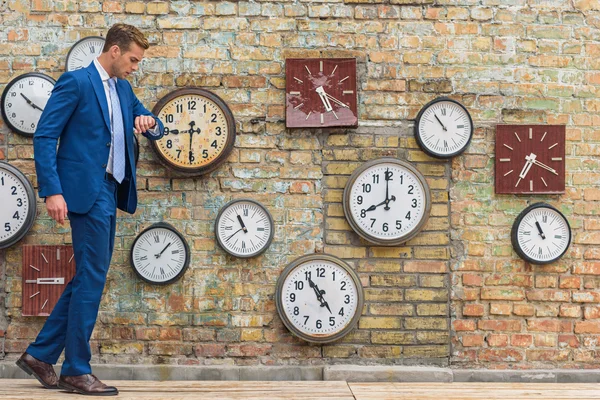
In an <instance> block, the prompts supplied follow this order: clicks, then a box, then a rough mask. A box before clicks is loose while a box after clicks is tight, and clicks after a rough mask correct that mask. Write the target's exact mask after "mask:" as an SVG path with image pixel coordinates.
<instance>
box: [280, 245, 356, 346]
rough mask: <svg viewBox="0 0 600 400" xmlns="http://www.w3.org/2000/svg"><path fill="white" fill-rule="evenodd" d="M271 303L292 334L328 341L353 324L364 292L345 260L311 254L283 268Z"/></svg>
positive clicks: (333, 339) (336, 338)
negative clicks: (273, 301)
mask: <svg viewBox="0 0 600 400" xmlns="http://www.w3.org/2000/svg"><path fill="white" fill-rule="evenodd" d="M275 303H276V306H277V312H278V313H279V316H280V318H281V320H282V321H283V323H284V325H285V326H286V327H287V328H288V329H289V330H290V331H291V332H292V333H293V334H294V335H296V336H298V337H299V338H301V339H304V340H306V341H309V342H315V343H329V342H332V341H335V340H338V339H340V338H342V337H343V336H345V335H347V334H348V333H349V332H350V331H351V330H352V329H353V328H354V327H355V326H356V324H357V323H358V319H359V318H360V315H361V313H362V308H363V303H364V294H363V288H362V285H361V282H360V279H359V277H358V275H357V274H356V272H354V270H353V269H352V268H351V267H350V266H349V265H348V264H347V263H345V262H344V261H342V260H340V259H339V258H337V257H334V256H330V255H326V254H311V255H306V256H303V257H300V258H298V259H296V260H295V261H293V262H292V263H290V264H289V265H288V266H287V267H286V268H285V269H284V270H283V272H282V273H281V275H280V276H279V279H278V280H277V287H276V290H275Z"/></svg>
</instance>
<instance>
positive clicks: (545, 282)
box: [535, 275, 557, 288]
mask: <svg viewBox="0 0 600 400" xmlns="http://www.w3.org/2000/svg"><path fill="white" fill-rule="evenodd" d="M556 284H557V277H556V276H554V275H539V276H536V277H535V287H536V288H554V287H556Z"/></svg>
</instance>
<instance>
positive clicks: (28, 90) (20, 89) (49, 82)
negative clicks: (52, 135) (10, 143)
mask: <svg viewBox="0 0 600 400" xmlns="http://www.w3.org/2000/svg"><path fill="white" fill-rule="evenodd" d="M54 83H55V81H54V79H52V78H51V77H49V76H47V75H44V74H40V73H38V72H28V73H26V74H23V75H20V76H17V77H16V78H15V79H13V80H12V81H10V82H9V83H8V85H6V88H5V89H4V92H3V93H2V100H1V101H0V103H1V105H0V106H1V108H2V118H4V121H5V122H6V124H7V125H8V126H9V128H10V129H12V130H13V131H14V132H16V133H18V134H20V135H24V136H29V137H33V134H34V133H35V130H36V129H37V124H38V121H39V120H40V117H41V116H42V111H44V107H46V103H47V102H48V99H49V98H50V94H51V93H52V89H53V88H54Z"/></svg>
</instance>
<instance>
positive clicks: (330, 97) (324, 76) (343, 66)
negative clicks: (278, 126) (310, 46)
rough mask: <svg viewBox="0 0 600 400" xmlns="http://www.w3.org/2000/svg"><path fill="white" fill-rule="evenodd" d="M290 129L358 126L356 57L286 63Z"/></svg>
mask: <svg viewBox="0 0 600 400" xmlns="http://www.w3.org/2000/svg"><path fill="white" fill-rule="evenodd" d="M285 86H286V91H285V98H286V101H285V103H286V106H285V107H286V114H285V115H286V119H285V120H286V127H288V128H325V127H356V126H358V113H357V103H358V100H357V90H356V89H357V87H356V59H355V58H288V59H286V60H285Z"/></svg>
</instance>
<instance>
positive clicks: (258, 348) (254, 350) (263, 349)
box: [227, 343, 273, 357]
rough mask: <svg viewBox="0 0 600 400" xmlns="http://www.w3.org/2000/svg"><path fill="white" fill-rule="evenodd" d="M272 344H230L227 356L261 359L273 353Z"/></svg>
mask: <svg viewBox="0 0 600 400" xmlns="http://www.w3.org/2000/svg"><path fill="white" fill-rule="evenodd" d="M272 348H273V345H271V344H258V343H249V344H230V345H228V346H227V355H228V356H230V357H260V356H266V355H268V354H270V353H271V349H272Z"/></svg>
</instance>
